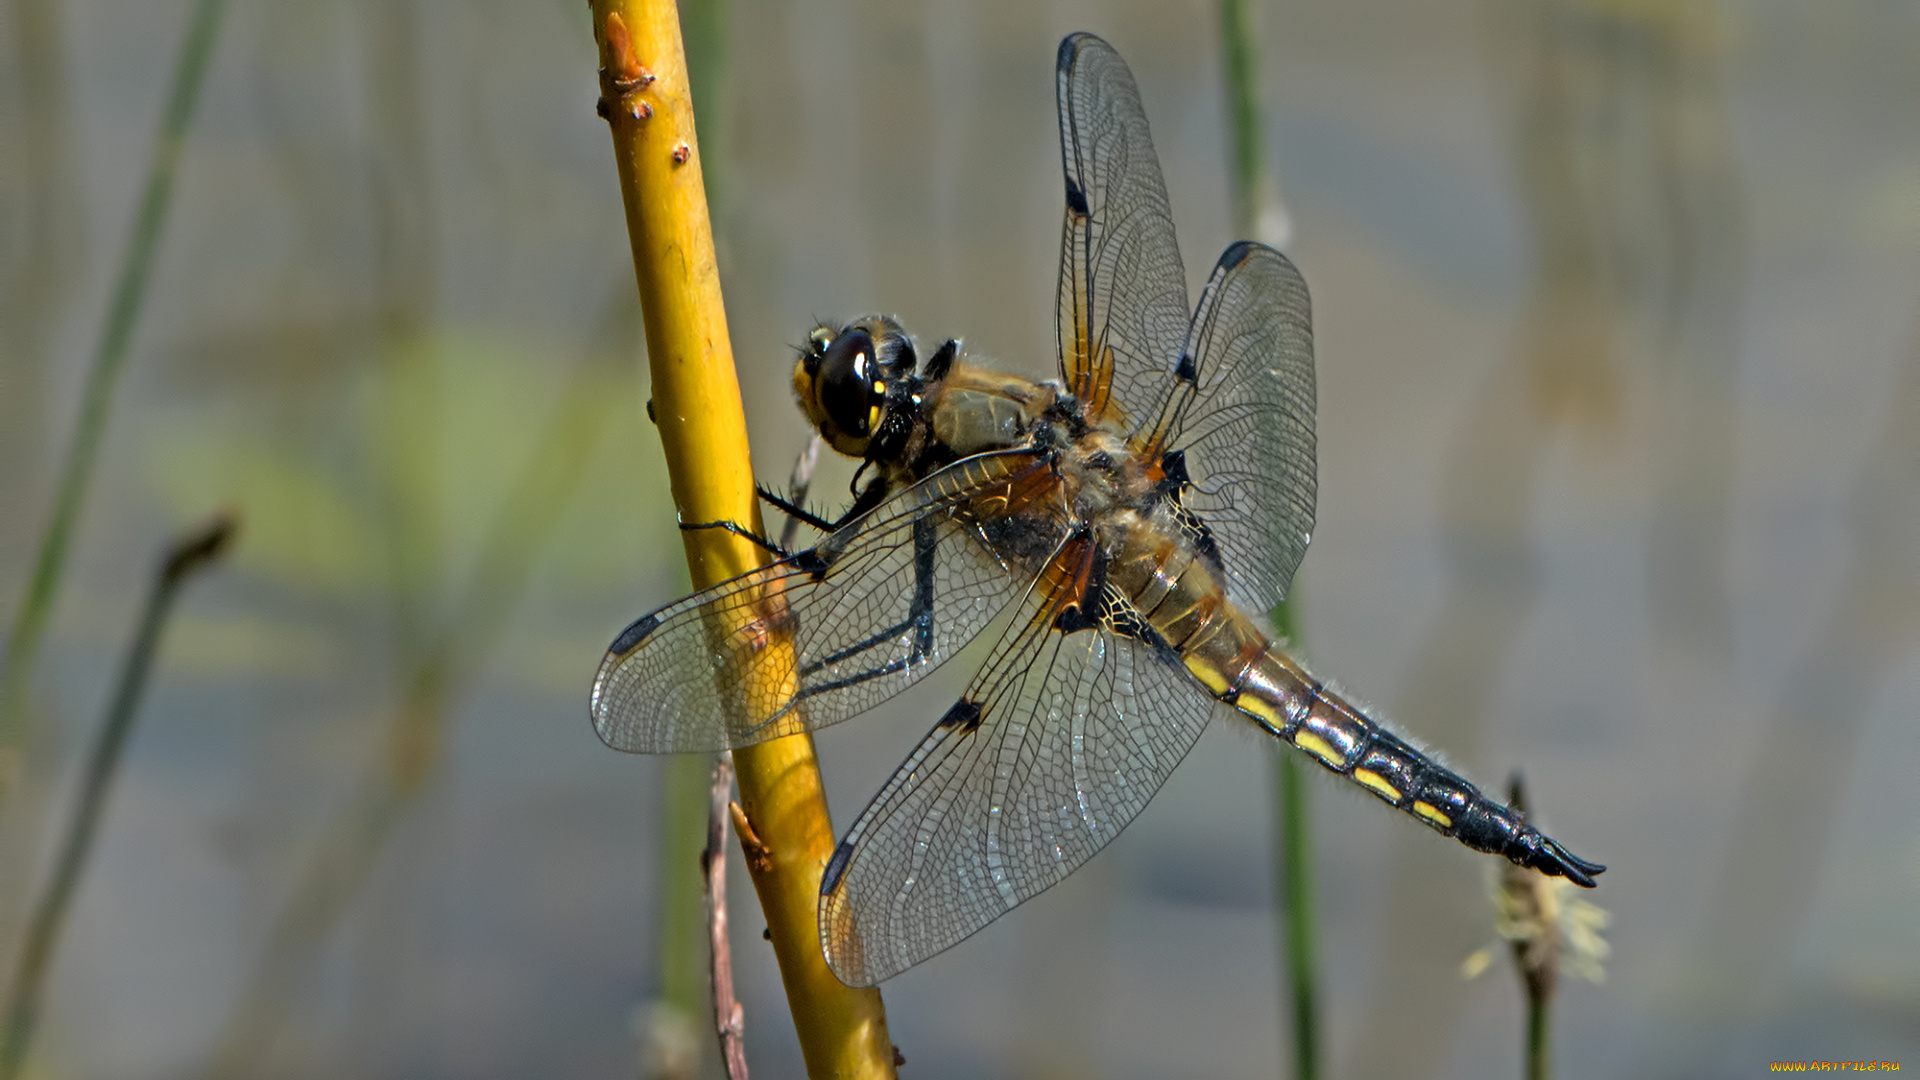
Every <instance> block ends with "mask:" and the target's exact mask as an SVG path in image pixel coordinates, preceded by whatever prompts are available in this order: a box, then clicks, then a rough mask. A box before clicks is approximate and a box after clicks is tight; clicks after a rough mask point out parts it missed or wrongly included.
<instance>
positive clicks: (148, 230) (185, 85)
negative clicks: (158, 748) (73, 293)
mask: <svg viewBox="0 0 1920 1080" xmlns="http://www.w3.org/2000/svg"><path fill="white" fill-rule="evenodd" d="M226 9H227V0H199V2H198V3H197V4H195V6H194V9H193V15H192V18H191V20H190V21H189V22H188V24H187V35H186V39H185V40H184V41H183V42H182V43H181V46H180V58H179V60H178V61H177V62H176V63H175V65H174V72H173V87H172V89H171V91H170V92H169V93H168V95H167V107H166V111H165V112H164V113H162V114H161V118H160V137H159V141H158V143H157V144H156V145H155V146H154V151H153V162H152V164H151V165H150V166H149V168H148V170H147V183H146V189H145V191H144V192H143V193H142V195H141V197H140V208H139V210H138V212H137V213H135V214H134V219H133V236H132V238H131V240H130V241H129V243H128V245H127V255H126V261H125V262H124V263H122V264H121V267H120V278H119V281H118V282H117V283H116V285H115V286H114V291H113V299H112V302H111V303H110V304H109V305H108V307H107V316H106V323H105V326H104V327H103V329H102V331H101V335H100V344H99V348H98V349H96V350H95V352H94V355H93V365H92V367H91V368H90V369H89V370H88V372H87V382H86V387H85V389H84V391H83V392H82V396H81V403H80V417H79V420H78V422H77V423H76V424H75V426H74V431H73V441H72V443H71V444H70V445H69V446H68V448H67V456H66V459H65V462H64V463H63V464H62V466H61V472H60V480H59V486H58V488H57V489H56V494H55V496H54V506H53V517H52V519H51V520H49V521H48V522H47V531H46V533H45V534H44V535H43V536H42V537H41V541H40V549H39V552H38V554H36V555H35V557H34V564H33V577H32V579H31V581H30V583H29V584H28V586H27V592H26V595H25V596H24V597H23V598H22V599H21V602H20V609H19V611H18V612H17V613H16V614H15V616H14V620H13V626H12V630H11V633H9V634H8V637H7V642H8V644H7V657H6V662H5V666H4V667H0V814H3V813H4V812H5V810H6V805H7V801H8V797H9V796H10V795H11V793H12V790H13V782H14V779H15V777H16V776H17V775H18V773H19V768H20V762H19V757H20V752H21V747H22V744H23V743H24V742H25V736H26V727H27V725H26V708H25V706H26V699H27V683H28V680H29V678H30V677H31V675H32V672H33V666H34V661H35V659H37V658H38V656H39V653H40V645H41V641H42V639H43V638H44V636H45V634H46V628H47V620H48V619H49V617H51V615H52V613H53V605H54V599H55V597H56V595H57V594H58V592H59V589H60V579H61V576H62V572H63V571H64V570H65V568H66V561H67V551H68V549H69V548H70V547H71V546H72V541H73V531H74V528H75V526H76V524H77V523H78V521H79V517H80V507H81V504H82V503H83V502H85V500H86V494H87V487H88V483H89V481H90V480H91V478H92V476H93V466H94V462H95V460H96V459H97V458H98V457H99V455H100V444H101V442H102V441H103V440H104V439H105V437H106V432H107V419H108V415H109V412H110V410H111V406H112V404H113V390H114V387H115V386H116V385H117V384H118V383H119V381H120V373H121V371H122V370H124V369H125V367H126V363H127V346H128V344H129V343H130V342H131V341H132V339H133V327H134V323H135V322H136V321H137V320H138V318H139V315H140V308H141V305H142V303H143V302H144V301H145V299H146V295H147V284H148V282H149V281H150V280H151V279H152V276H153V261H154V256H155V253H156V252H157V251H158V250H159V247H160V236H161V232H162V229H163V227H164V226H165V225H166V221H167V213H168V211H169V210H170V209H171V208H172V206H173V181H174V175H175V173H176V172H177V171H178V169H179V164H180V152H181V149H182V148H183V147H184V146H185V145H186V139H187V129H188V128H189V126H190V125H191V124H192V121H193V114H194V106H195V105H196V104H197V103H198V102H199V100H200V89H201V87H202V85H203V84H204V83H205V82H206V74H207V67H208V64H209V62H210V60H211V59H212V57H213V45H214V41H215V39H216V38H217V37H218V35H219V30H220V23H221V18H222V16H223V15H224V14H225V13H226Z"/></svg>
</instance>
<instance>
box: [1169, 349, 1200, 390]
mask: <svg viewBox="0 0 1920 1080" xmlns="http://www.w3.org/2000/svg"><path fill="white" fill-rule="evenodd" d="M1173 377H1174V378H1176V379H1179V380H1180V381H1181V382H1184V383H1189V384H1191V385H1193V386H1198V385H1200V367H1199V365H1198V364H1195V363H1194V361H1193V354H1192V353H1190V352H1183V353H1181V354H1180V363H1179V365H1178V366H1177V367H1175V368H1174V369H1173Z"/></svg>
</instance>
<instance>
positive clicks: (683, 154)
mask: <svg viewBox="0 0 1920 1080" xmlns="http://www.w3.org/2000/svg"><path fill="white" fill-rule="evenodd" d="M692 156H693V147H691V146H688V145H687V144H686V143H684V142H679V143H675V144H673V163H674V164H675V165H685V164H686V163H687V159H688V158H690V157H692Z"/></svg>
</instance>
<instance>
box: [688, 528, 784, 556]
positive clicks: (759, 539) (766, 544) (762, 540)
mask: <svg viewBox="0 0 1920 1080" xmlns="http://www.w3.org/2000/svg"><path fill="white" fill-rule="evenodd" d="M680 528H681V530H682V531H684V532H695V531H698V530H700V529H720V530H722V531H724V532H730V533H732V534H733V535H735V536H738V537H740V538H741V539H742V540H751V541H753V542H754V543H755V544H758V545H759V546H760V547H761V548H763V549H765V550H766V551H768V552H770V553H771V554H772V555H773V557H774V558H776V559H784V558H787V557H788V556H789V555H792V554H793V553H792V552H791V551H788V550H786V549H785V548H783V547H781V546H780V545H779V544H776V543H774V542H773V541H771V540H769V539H767V538H766V537H764V536H761V535H760V534H759V533H757V532H754V531H753V530H752V529H749V528H747V527H746V526H745V525H742V524H740V523H739V522H737V521H683V522H681V523H680Z"/></svg>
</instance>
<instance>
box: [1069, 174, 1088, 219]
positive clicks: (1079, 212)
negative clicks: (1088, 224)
mask: <svg viewBox="0 0 1920 1080" xmlns="http://www.w3.org/2000/svg"><path fill="white" fill-rule="evenodd" d="M1067 209H1068V210H1071V211H1073V215H1074V216H1075V217H1080V218H1084V217H1086V216H1087V215H1088V214H1090V213H1092V212H1093V211H1092V210H1091V209H1090V208H1088V206H1087V193H1086V191H1085V190H1084V189H1082V188H1081V187H1080V185H1079V184H1078V183H1076V182H1075V181H1074V179H1073V177H1071V176H1069V177H1067Z"/></svg>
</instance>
